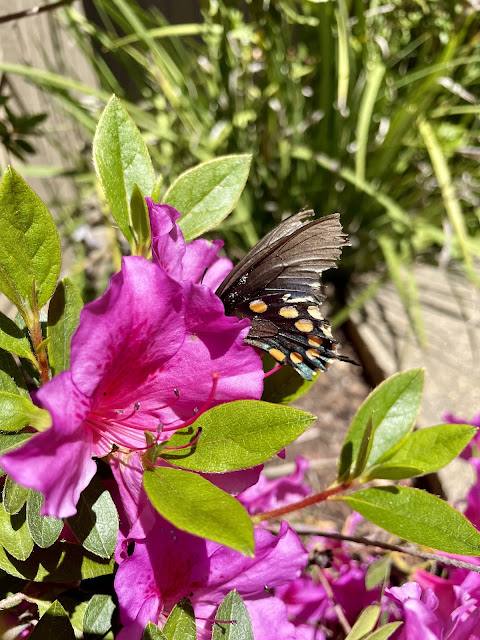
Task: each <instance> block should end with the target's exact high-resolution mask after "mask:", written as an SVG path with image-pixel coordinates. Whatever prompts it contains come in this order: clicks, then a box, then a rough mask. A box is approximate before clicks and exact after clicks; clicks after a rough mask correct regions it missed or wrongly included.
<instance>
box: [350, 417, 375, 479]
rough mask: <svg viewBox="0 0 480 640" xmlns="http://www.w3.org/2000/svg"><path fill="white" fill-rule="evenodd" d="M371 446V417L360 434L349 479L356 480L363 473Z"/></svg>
mask: <svg viewBox="0 0 480 640" xmlns="http://www.w3.org/2000/svg"><path fill="white" fill-rule="evenodd" d="M372 444H373V415H372V416H371V418H370V420H369V421H368V422H367V426H366V428H365V430H364V432H363V434H362V440H361V442H360V447H359V449H358V455H357V459H356V460H355V466H354V468H353V471H352V474H351V476H350V478H358V476H360V475H361V474H362V473H363V470H364V469H365V467H366V465H367V460H368V458H369V456H370V451H371V449H372Z"/></svg>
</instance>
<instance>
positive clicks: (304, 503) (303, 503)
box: [252, 482, 353, 524]
mask: <svg viewBox="0 0 480 640" xmlns="http://www.w3.org/2000/svg"><path fill="white" fill-rule="evenodd" d="M349 486H353V485H352V483H350V485H346V484H344V483H343V482H342V483H341V484H337V485H335V486H333V487H330V488H329V489H325V490H324V491H320V493H314V494H312V495H311V496H307V497H306V498H303V500H299V501H298V502H293V503H292V504H287V505H285V506H283V507H278V508H277V509H272V511H265V512H263V513H256V514H255V515H254V516H252V522H253V523H254V524H258V523H259V522H262V520H270V519H271V518H278V517H279V516H283V515H285V514H287V513H292V512H293V511H298V510H299V509H304V508H305V507H311V506H312V505H313V504H318V503H319V502H324V501H325V500H328V499H329V498H330V496H334V495H336V494H337V493H341V492H342V491H345V489H347V487H349Z"/></svg>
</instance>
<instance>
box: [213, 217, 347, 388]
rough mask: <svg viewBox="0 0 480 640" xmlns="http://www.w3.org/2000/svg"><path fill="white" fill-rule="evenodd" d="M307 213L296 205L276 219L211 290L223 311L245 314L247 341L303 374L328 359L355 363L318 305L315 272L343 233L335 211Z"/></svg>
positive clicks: (327, 262) (333, 255)
mask: <svg viewBox="0 0 480 640" xmlns="http://www.w3.org/2000/svg"><path fill="white" fill-rule="evenodd" d="M313 216H314V212H313V211H301V212H300V213H297V214H295V215H293V216H290V217H289V218H287V219H286V220H284V221H283V222H281V223H280V224H279V225H278V226H277V227H275V228H274V229H272V231H270V232H269V233H267V235H266V236H265V237H264V238H263V239H262V240H260V242H259V243H258V244H257V245H255V247H253V249H252V250H251V251H249V252H248V253H247V255H246V256H245V257H244V258H243V259H242V260H240V262H239V263H238V264H237V265H236V266H235V267H234V269H233V270H232V271H231V272H230V274H229V275H228V276H227V277H226V278H225V280H224V281H223V282H222V284H221V285H220V287H219V288H218V289H217V291H216V293H217V295H218V296H219V297H220V298H221V300H222V302H223V304H224V306H225V313H226V314H227V315H234V316H237V317H238V318H249V319H250V321H251V325H250V331H249V333H248V335H247V337H246V339H245V342H246V343H247V344H250V345H252V346H254V347H259V348H260V349H263V350H265V351H267V352H268V353H269V354H270V355H271V356H272V357H273V358H274V359H275V360H276V361H277V362H279V363H281V364H286V363H288V364H290V365H291V366H292V367H293V368H294V369H295V371H296V372H297V373H299V374H300V375H301V376H302V377H303V378H305V379H306V380H313V375H314V374H315V373H318V372H320V371H325V370H326V369H327V367H328V365H329V363H330V361H331V360H334V359H336V360H343V361H345V362H350V363H352V364H356V363H355V362H353V361H352V360H350V359H349V358H347V357H346V356H342V355H340V354H338V353H337V348H338V346H339V343H338V342H337V341H336V340H335V338H333V336H332V333H331V329H330V324H329V323H328V321H327V320H325V319H324V318H323V317H322V315H321V310H320V305H321V304H322V302H323V300H324V299H325V295H324V294H323V293H322V291H321V287H322V285H321V282H320V275H321V273H322V271H326V270H327V269H332V268H335V267H336V261H337V260H338V258H339V257H340V254H341V252H342V248H343V247H345V246H348V245H349V242H348V236H347V235H346V234H344V233H342V226H341V224H340V215H339V214H338V213H334V214H332V215H328V216H324V217H322V218H317V219H314V220H311V218H312V217H313Z"/></svg>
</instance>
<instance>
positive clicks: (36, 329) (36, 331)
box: [30, 313, 50, 384]
mask: <svg viewBox="0 0 480 640" xmlns="http://www.w3.org/2000/svg"><path fill="white" fill-rule="evenodd" d="M30 336H31V337H32V343H33V348H34V349H35V355H36V357H37V361H38V364H39V367H40V377H41V378H42V384H45V383H46V382H48V381H49V380H50V376H49V373H48V360H47V354H46V352H45V349H41V350H40V351H37V348H38V346H39V345H40V344H41V343H42V341H43V336H42V327H41V326H40V318H39V317H38V313H37V314H35V319H34V321H33V326H32V327H31V329H30Z"/></svg>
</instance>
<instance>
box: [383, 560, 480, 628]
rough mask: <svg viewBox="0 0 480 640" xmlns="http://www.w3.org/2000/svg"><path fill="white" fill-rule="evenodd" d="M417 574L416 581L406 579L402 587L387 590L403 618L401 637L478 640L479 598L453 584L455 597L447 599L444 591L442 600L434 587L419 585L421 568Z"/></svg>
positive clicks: (479, 621)
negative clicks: (423, 587)
mask: <svg viewBox="0 0 480 640" xmlns="http://www.w3.org/2000/svg"><path fill="white" fill-rule="evenodd" d="M424 573H426V572H424ZM470 573H472V572H470ZM416 574H417V575H416V580H417V582H406V583H405V584H404V585H403V586H402V587H391V588H390V589H386V590H385V594H386V595H387V597H389V598H390V599H391V600H393V602H395V603H396V604H397V605H399V607H400V612H401V617H402V618H403V622H404V624H403V625H402V627H401V628H400V630H399V635H398V640H417V638H425V640H479V638H480V609H479V607H478V606H477V603H478V601H477V599H476V598H473V597H471V595H470V594H469V593H468V592H467V591H466V590H464V589H462V588H460V587H454V590H453V593H452V595H453V596H454V597H453V598H448V599H447V598H445V594H443V597H442V599H441V600H439V598H438V596H437V595H436V593H435V591H434V589H432V588H430V587H426V588H425V589H422V586H421V585H420V584H418V579H419V577H420V576H419V575H418V571H417V572H416ZM427 575H429V574H427ZM476 575H477V574H476ZM477 577H478V578H480V576H478V575H477ZM432 578H435V576H432Z"/></svg>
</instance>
